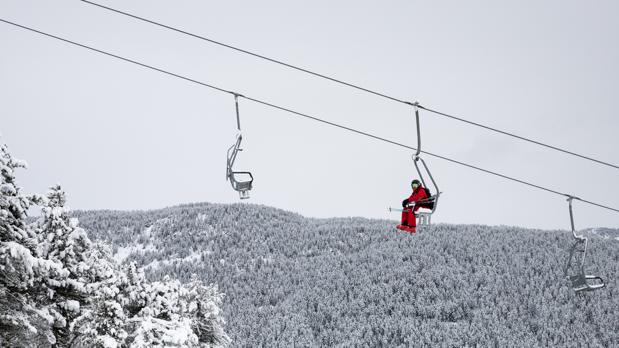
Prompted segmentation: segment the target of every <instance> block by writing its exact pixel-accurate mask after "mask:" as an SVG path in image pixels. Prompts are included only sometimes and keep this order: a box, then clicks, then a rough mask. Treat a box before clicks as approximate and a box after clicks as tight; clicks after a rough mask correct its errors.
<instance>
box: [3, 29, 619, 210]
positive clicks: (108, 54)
mask: <svg viewBox="0 0 619 348" xmlns="http://www.w3.org/2000/svg"><path fill="white" fill-rule="evenodd" d="M0 21H1V22H4V23H6V24H10V25H13V26H16V27H19V28H21V29H25V30H28V31H31V32H34V33H37V34H40V35H44V36H47V37H51V38H53V39H56V40H60V41H63V42H66V43H69V44H72V45H75V46H78V47H81V48H85V49H88V50H90V51H93V52H97V53H100V54H104V55H106V56H109V57H113V58H116V59H120V60H122V61H125V62H129V63H132V64H135V65H138V66H141V67H144V68H147V69H151V70H154V71H157V72H160V73H163V74H166V75H169V76H174V77H176V78H179V79H182V80H185V81H189V82H192V83H195V84H198V85H200V86H204V87H208V88H211V89H214V90H217V91H220V92H224V93H228V94H232V95H235V96H237V97H240V98H245V99H247V100H249V101H253V102H255V103H258V104H262V105H265V106H268V107H271V108H274V109H278V110H281V111H285V112H288V113H290V114H293V115H297V116H301V117H305V118H307V119H311V120H314V121H317V122H321V123H324V124H327V125H330V126H333V127H337V128H340V129H344V130H347V131H350V132H353V133H357V134H360V135H363V136H366V137H370V138H372V139H375V140H379V141H382V142H386V143H389V144H392V145H396V146H399V147H403V148H406V149H410V150H413V151H416V150H417V149H415V148H414V147H412V146H408V145H405V144H402V143H399V142H396V141H393V140H389V139H386V138H383V137H380V136H377V135H374V134H371V133H368V132H364V131H360V130H357V129H354V128H351V127H347V126H343V125H340V124H337V123H333V122H330V121H326V120H323V119H320V118H318V117H314V116H310V115H308V114H304V113H301V112H298V111H294V110H292V109H288V108H285V107H282V106H278V105H275V104H272V103H269V102H266V101H263V100H260V99H255V98H251V97H248V96H245V95H242V94H239V93H237V92H234V91H229V90H226V89H224V88H220V87H217V86H213V85H210V84H208V83H204V82H201V81H198V80H195V79H192V78H189V77H186V76H183V75H179V74H175V73H172V72H169V71H167V70H164V69H160V68H157V67H154V66H151V65H148V64H144V63H141V62H138V61H136V60H133V59H129V58H125V57H122V56H119V55H116V54H113V53H109V52H106V51H103V50H100V49H97V48H93V47H90V46H87V45H84V44H81V43H78V42H75V41H71V40H68V39H65V38H62V37H59V36H56V35H52V34H48V33H46V32H43V31H40V30H36V29H33V28H30V27H27V26H24V25H21V24H17V23H14V22H10V21H7V20H4V19H2V18H0ZM421 152H422V153H425V154H427V155H430V156H433V157H436V158H440V159H442V160H445V161H448V162H452V163H456V164H459V165H462V166H465V167H468V168H471V169H475V170H478V171H481V172H484V173H487V174H491V175H494V176H498V177H500V178H503V179H507V180H511V181H514V182H517V183H520V184H524V185H528V186H530V187H534V188H537V189H540V190H543V191H546V192H550V193H554V194H557V195H561V196H567V197H573V198H574V199H576V200H579V201H582V202H584V203H588V204H591V205H594V206H597V207H600V208H605V209H608V210H612V211H615V212H618V213H619V209H615V208H612V207H609V206H605V205H602V204H598V203H594V202H591V201H588V200H584V199H581V198H578V197H575V196H573V195H569V194H565V193H561V192H559V191H555V190H552V189H549V188H546V187H543V186H540V185H536V184H533V183H530V182H527V181H524V180H520V179H516V178H513V177H510V176H507V175H504V174H500V173H497V172H494V171H491V170H487V169H483V168H480V167H477V166H473V165H470V164H467V163H464V162H461V161H457V160H454V159H451V158H448V157H445V156H441V155H437V154H433V153H430V152H427V151H421Z"/></svg>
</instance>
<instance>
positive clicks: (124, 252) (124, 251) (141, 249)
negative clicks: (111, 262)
mask: <svg viewBox="0 0 619 348" xmlns="http://www.w3.org/2000/svg"><path fill="white" fill-rule="evenodd" d="M147 251H157V249H156V248H155V246H154V245H152V244H147V245H144V244H142V243H138V244H135V245H132V246H130V247H118V250H117V251H116V254H114V259H115V260H116V261H117V262H118V263H122V262H123V261H125V259H126V258H127V257H129V255H131V254H139V253H145V252H147Z"/></svg>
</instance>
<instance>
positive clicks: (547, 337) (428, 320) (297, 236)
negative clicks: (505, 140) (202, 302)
mask: <svg viewBox="0 0 619 348" xmlns="http://www.w3.org/2000/svg"><path fill="white" fill-rule="evenodd" d="M76 215H77V216H79V218H80V222H81V223H82V225H83V226H87V228H88V231H89V233H91V236H92V237H93V239H98V240H102V241H103V240H104V241H108V242H111V243H112V244H113V248H114V251H115V254H116V257H118V258H122V259H123V260H124V263H125V264H130V263H133V262H135V263H137V264H138V265H139V266H143V269H144V271H145V275H146V276H147V278H149V279H152V280H163V279H165V277H166V276H172V277H176V278H177V279H179V280H181V281H184V282H191V275H192V274H197V276H198V277H199V278H200V279H202V280H203V281H205V282H208V283H215V284H218V286H219V288H220V289H222V291H223V292H225V293H226V296H225V297H224V298H223V303H222V306H221V310H222V311H223V314H224V315H223V317H225V318H227V323H226V331H227V332H228V333H229V335H230V337H231V339H232V344H233V345H234V346H235V347H295V346H296V347H315V346H325V347H354V346H358V347H381V346H382V347H467V346H468V347H618V346H619V330H618V328H619V315H618V313H619V296H617V289H619V241H618V240H616V239H615V238H607V239H604V238H601V237H598V236H595V235H591V236H590V238H591V240H590V241H591V243H590V244H589V251H588V256H587V264H586V268H587V271H588V272H590V273H593V274H599V275H600V276H602V277H603V278H604V279H605V280H606V283H607V287H606V288H604V289H602V290H599V291H597V292H593V293H585V294H576V293H574V291H573V290H572V289H571V287H570V284H569V283H568V282H567V281H566V279H565V278H564V275H563V268H564V264H565V262H566V260H567V256H568V250H569V248H570V246H571V244H572V241H573V238H572V236H571V233H570V232H568V231H566V230H563V231H541V230H530V229H521V228H516V227H507V226H499V227H497V226H479V225H445V224H439V225H434V226H431V227H430V228H428V229H420V230H419V232H418V233H416V234H414V235H411V234H408V233H404V232H401V231H397V230H396V229H395V225H396V222H394V221H387V220H368V219H362V218H338V219H309V218H304V217H302V216H300V215H297V214H293V213H289V212H286V211H282V210H278V209H273V208H269V207H264V206H256V205H248V204H233V205H223V204H192V205H183V206H178V207H171V208H166V209H161V210H155V211H146V212H112V211H98V212H76ZM566 220H567V219H566ZM565 223H566V227H567V226H569V220H567V221H565ZM605 234H606V235H609V233H605ZM617 236H619V235H617ZM211 313H214V312H211ZM215 315H216V314H215ZM194 332H195V331H194Z"/></svg>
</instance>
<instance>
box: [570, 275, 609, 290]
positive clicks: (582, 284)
mask: <svg viewBox="0 0 619 348" xmlns="http://www.w3.org/2000/svg"><path fill="white" fill-rule="evenodd" d="M569 278H570V281H571V283H572V288H573V289H574V291H576V292H581V291H593V290H597V289H601V288H603V287H604V286H605V284H604V280H603V279H602V278H601V277H597V276H592V275H584V274H582V273H581V274H577V275H575V276H570V277H569ZM588 280H597V281H599V283H593V284H592V283H589V282H588Z"/></svg>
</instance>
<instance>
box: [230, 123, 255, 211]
mask: <svg viewBox="0 0 619 348" xmlns="http://www.w3.org/2000/svg"><path fill="white" fill-rule="evenodd" d="M242 140H243V136H242V135H241V134H239V135H238V136H237V137H236V143H234V145H232V146H230V148H229V149H228V161H227V169H226V180H228V181H230V184H231V185H232V188H233V189H234V190H235V191H238V193H239V197H240V198H241V199H247V198H249V191H250V190H251V189H252V183H253V181H254V177H253V176H252V175H251V173H250V172H246V171H244V172H237V171H234V161H235V160H236V155H237V154H238V153H239V151H243V149H241V141H242Z"/></svg>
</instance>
